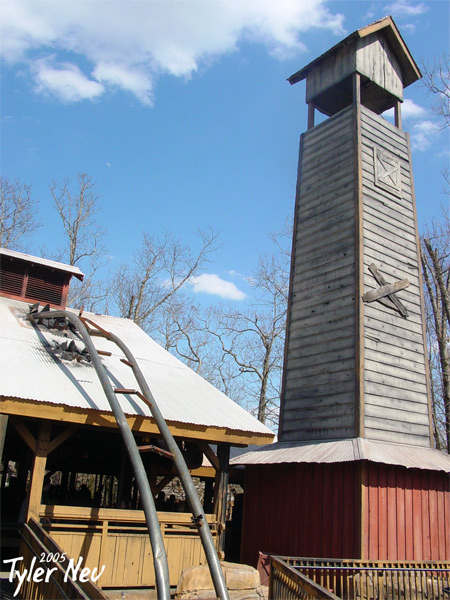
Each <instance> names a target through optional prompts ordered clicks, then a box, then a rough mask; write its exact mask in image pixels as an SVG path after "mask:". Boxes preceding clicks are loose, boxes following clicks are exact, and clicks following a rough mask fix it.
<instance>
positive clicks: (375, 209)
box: [364, 196, 415, 247]
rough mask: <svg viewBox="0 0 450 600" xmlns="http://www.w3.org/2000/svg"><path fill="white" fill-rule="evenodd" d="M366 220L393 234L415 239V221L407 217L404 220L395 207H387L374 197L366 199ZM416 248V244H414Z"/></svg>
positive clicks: (366, 197)
mask: <svg viewBox="0 0 450 600" xmlns="http://www.w3.org/2000/svg"><path fill="white" fill-rule="evenodd" d="M364 219H366V220H367V221H370V222H371V223H377V224H378V226H379V227H382V228H383V229H385V230H386V231H388V232H390V233H392V234H398V235H400V236H402V235H404V236H405V237H407V238H409V237H411V239H414V238H413V236H414V234H415V231H414V220H413V219H412V218H411V219H408V217H407V215H405V216H404V219H402V213H401V212H400V211H397V210H395V208H394V207H387V206H386V202H383V201H382V200H381V199H380V200H377V199H374V198H372V197H368V196H365V197H364ZM414 247H415V243H414Z"/></svg>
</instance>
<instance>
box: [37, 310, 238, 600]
mask: <svg viewBox="0 0 450 600" xmlns="http://www.w3.org/2000/svg"><path fill="white" fill-rule="evenodd" d="M33 317H38V318H39V319H42V318H43V319H48V318H58V317H66V318H67V319H68V320H69V321H70V322H71V323H73V324H74V325H75V327H76V328H77V330H78V332H79V334H80V335H81V337H82V338H83V341H84V342H85V343H86V348H87V350H88V352H89V354H90V356H91V359H92V362H93V364H94V367H95V368H96V370H97V373H98V375H99V378H100V381H101V383H102V386H103V389H104V390H105V393H106V396H107V398H108V401H109V403H110V405H111V409H112V410H113V413H114V416H115V417H116V421H117V424H118V426H119V429H120V430H121V433H122V436H123V438H124V441H125V445H126V447H127V450H128V452H129V455H130V460H131V461H132V464H133V468H135V467H134V462H133V460H134V459H132V458H131V456H132V454H133V456H135V454H137V455H138V457H139V461H137V457H135V459H136V465H137V466H138V463H139V464H140V467H139V468H142V471H143V474H144V479H145V481H142V486H143V489H145V490H146V492H145V497H146V500H145V502H147V504H148V518H147V512H146V509H145V503H144V494H143V493H142V491H141V483H140V482H139V480H138V477H137V475H136V471H135V475H136V480H137V482H138V486H139V491H140V492H141V496H142V504H143V506H144V512H145V514H146V519H147V524H148V527H149V533H150V541H151V543H152V549H153V555H154V562H155V573H156V574H157V586H158V598H159V599H160V600H166V596H163V595H160V592H159V590H160V589H161V590H162V589H164V590H165V593H167V594H169V595H168V596H167V598H169V597H170V588H169V583H168V582H169V575H168V567H167V557H166V554H165V549H164V546H163V545H162V537H161V531H160V528H159V523H158V517H157V515H156V509H155V504H154V501H153V496H152V494H151V491H150V486H149V483H148V479H147V476H146V474H145V471H144V467H143V464H142V459H141V457H140V455H139V450H138V448H137V445H136V442H135V439H134V437H133V434H132V433H131V430H130V428H129V426H128V423H127V421H126V418H125V415H124V414H123V411H122V409H121V407H120V405H119V403H118V401H117V398H116V397H115V393H114V390H113V388H112V386H111V383H110V381H109V378H108V376H107V374H106V372H105V369H104V367H103V364H102V363H101V361H100V358H99V355H98V352H97V350H96V348H95V346H94V344H93V343H92V340H91V336H101V337H104V338H106V339H108V340H110V341H111V342H113V343H115V344H116V345H117V346H118V347H119V348H120V350H121V351H122V352H123V354H124V355H125V357H126V360H124V361H123V362H125V363H126V364H128V365H129V366H130V367H131V369H132V370H133V373H134V376H135V378H136V381H137V383H138V386H139V387H140V390H141V392H140V393H139V392H137V394H138V397H139V398H140V399H141V400H143V401H144V402H145V403H146V404H147V406H148V407H149V409H150V412H151V414H152V417H153V418H154V420H155V422H156V425H157V426H158V428H159V430H160V432H161V435H162V436H163V438H164V441H165V443H166V444H167V447H168V450H169V452H170V453H171V454H172V455H173V461H174V464H175V467H176V469H177V471H178V475H179V477H180V480H181V482H182V484H183V487H184V490H185V492H186V498H187V501H188V504H189V507H190V510H191V512H192V515H193V517H192V520H193V523H194V524H195V525H196V526H197V529H198V532H199V535H200V538H201V541H202V545H203V549H204V552H205V555H206V560H207V561H208V566H209V570H210V572H211V578H212V580H213V583H214V588H215V591H216V594H217V597H218V598H219V599H220V600H229V596H228V590H227V587H226V584H225V578H224V576H223V572H222V567H221V565H220V561H219V557H218V555H217V551H216V548H215V546H214V541H213V538H212V535H211V530H210V528H209V525H208V522H207V520H206V517H205V513H204V512H203V507H202V505H201V503H200V500H199V497H198V494H197V490H196V488H195V485H194V483H193V481H192V477H191V474H190V473H189V469H188V468H187V466H186V463H185V460H184V458H183V455H182V453H181V450H180V448H179V447H178V444H177V443H176V441H175V439H174V437H173V436H172V433H171V432H170V429H169V427H168V426H167V423H166V421H165V419H164V417H163V415H162V413H161V411H160V410H159V408H158V405H157V404H156V401H155V398H154V396H153V394H152V392H151V390H150V388H149V386H148V384H147V381H146V380H145V377H144V375H143V374H142V371H141V369H140V368H139V365H138V363H137V361H136V359H135V358H134V356H133V354H132V353H131V351H130V349H129V348H128V347H127V346H126V345H125V344H124V343H123V341H122V340H121V339H120V338H119V337H118V336H116V335H115V334H113V333H110V332H108V331H105V330H104V329H102V328H101V327H100V326H99V325H97V324H96V323H94V322H93V321H92V320H90V319H86V318H83V317H77V316H76V315H74V314H73V313H70V312H68V311H58V310H56V311H48V312H40V313H38V315H36V314H34V315H29V318H30V319H31V320H33V321H34V318H33ZM91 326H92V327H93V328H94V329H91V328H90V327H91ZM88 327H89V329H88ZM94 356H95V360H94ZM100 373H101V375H100ZM112 399H114V401H112ZM113 407H115V408H113ZM116 413H117V414H116ZM125 429H126V430H127V431H128V433H127V434H124V433H123V431H125ZM147 496H148V498H147ZM155 519H156V526H155ZM156 528H157V529H158V533H159V536H156V531H155V529H156ZM153 538H154V541H155V544H156V545H155V548H156V550H155V549H154V547H153V543H154V541H153ZM158 538H159V539H158ZM161 545H162V550H163V555H162V553H161ZM157 568H158V570H157ZM158 571H159V573H160V577H159V579H158ZM160 586H161V587H160Z"/></svg>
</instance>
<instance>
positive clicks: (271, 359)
mask: <svg viewBox="0 0 450 600" xmlns="http://www.w3.org/2000/svg"><path fill="white" fill-rule="evenodd" d="M287 258H288V255H287V254H285V255H283V254H282V253H281V252H277V253H276V254H273V255H269V256H263V257H261V258H260V260H259V265H258V268H257V271H256V273H255V274H254V276H253V277H252V278H251V279H250V283H251V286H252V289H253V293H254V296H253V297H252V299H251V300H249V301H248V302H247V303H246V306H245V307H244V308H243V309H238V308H236V307H234V306H221V307H219V308H217V309H216V310H215V321H214V326H213V327H211V325H210V326H209V332H210V333H211V335H213V336H215V337H216V338H217V340H218V342H219V344H220V351H221V353H222V365H223V366H222V374H223V375H224V378H223V381H222V385H223V387H225V388H226V390H227V392H228V394H230V395H231V397H232V398H233V399H234V400H236V401H238V402H239V403H242V402H243V400H244V402H245V408H247V409H250V410H251V411H252V412H254V413H255V415H256V416H257V418H258V420H259V421H261V422H262V423H271V424H275V423H276V422H277V420H278V410H279V397H280V384H281V373H282V368H283V354H284V337H285V328H286V311H287V294H288V283H289V272H288V260H287Z"/></svg>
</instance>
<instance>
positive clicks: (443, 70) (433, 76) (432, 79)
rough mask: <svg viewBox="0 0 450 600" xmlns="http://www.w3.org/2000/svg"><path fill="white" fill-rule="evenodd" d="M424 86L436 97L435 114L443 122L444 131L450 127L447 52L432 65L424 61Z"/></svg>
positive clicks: (449, 72) (449, 63) (449, 77)
mask: <svg viewBox="0 0 450 600" xmlns="http://www.w3.org/2000/svg"><path fill="white" fill-rule="evenodd" d="M422 71H423V80H422V81H423V85H424V86H425V88H426V89H427V91H428V93H429V94H431V95H433V96H435V102H434V104H433V110H434V112H435V113H436V114H437V115H438V116H439V117H440V118H441V120H442V121H443V124H442V127H441V128H442V129H445V128H446V127H449V126H450V58H449V56H448V54H446V53H445V52H443V53H442V55H441V56H438V57H436V58H435V59H434V60H433V62H432V63H429V62H425V61H422Z"/></svg>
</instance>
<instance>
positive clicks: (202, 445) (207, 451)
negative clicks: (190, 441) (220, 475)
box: [197, 441, 220, 471]
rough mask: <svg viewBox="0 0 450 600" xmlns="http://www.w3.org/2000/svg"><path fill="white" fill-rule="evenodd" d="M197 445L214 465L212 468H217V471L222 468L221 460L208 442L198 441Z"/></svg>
mask: <svg viewBox="0 0 450 600" xmlns="http://www.w3.org/2000/svg"><path fill="white" fill-rule="evenodd" d="M197 445H198V447H199V448H200V450H201V451H202V452H203V454H204V455H205V456H206V458H207V459H208V460H209V462H210V463H211V464H212V466H213V467H214V468H215V470H216V471H218V470H219V468H220V466H219V459H218V458H217V456H216V455H215V454H214V452H213V449H212V448H211V446H210V445H209V444H207V443H206V442H202V441H198V442H197Z"/></svg>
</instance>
